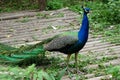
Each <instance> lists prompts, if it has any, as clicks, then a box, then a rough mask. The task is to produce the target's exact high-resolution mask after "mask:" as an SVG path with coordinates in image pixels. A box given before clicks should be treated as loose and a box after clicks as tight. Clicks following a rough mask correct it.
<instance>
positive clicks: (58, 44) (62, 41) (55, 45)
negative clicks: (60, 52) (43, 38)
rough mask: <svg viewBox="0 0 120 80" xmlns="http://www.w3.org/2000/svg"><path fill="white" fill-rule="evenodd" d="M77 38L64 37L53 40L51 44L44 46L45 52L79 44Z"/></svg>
mask: <svg viewBox="0 0 120 80" xmlns="http://www.w3.org/2000/svg"><path fill="white" fill-rule="evenodd" d="M77 40H78V39H77V38H76V37H73V36H63V37H58V38H55V39H53V40H52V41H51V42H49V43H48V44H46V45H45V46H44V48H45V50H48V51H49V50H55V49H60V48H63V47H65V46H67V45H71V44H74V43H76V42H77Z"/></svg>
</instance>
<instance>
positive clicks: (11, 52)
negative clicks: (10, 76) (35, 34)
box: [0, 43, 45, 63]
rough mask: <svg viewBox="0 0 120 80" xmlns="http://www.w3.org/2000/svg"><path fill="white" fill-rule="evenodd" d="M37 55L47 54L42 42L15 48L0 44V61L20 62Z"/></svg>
mask: <svg viewBox="0 0 120 80" xmlns="http://www.w3.org/2000/svg"><path fill="white" fill-rule="evenodd" d="M37 56H45V50H44V49H43V45H42V44H41V43H38V44H35V45H31V46H21V47H20V48H14V47H11V46H9V45H4V44H0V60H1V61H0V62H5V63H6V62H7V63H8V62H9V63H20V62H23V61H24V62H25V60H27V61H30V60H31V59H32V60H33V57H34V59H36V58H35V57H37Z"/></svg>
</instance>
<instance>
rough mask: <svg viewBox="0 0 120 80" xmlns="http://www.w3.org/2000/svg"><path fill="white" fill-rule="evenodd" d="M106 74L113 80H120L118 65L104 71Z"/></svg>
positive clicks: (119, 66)
mask: <svg viewBox="0 0 120 80" xmlns="http://www.w3.org/2000/svg"><path fill="white" fill-rule="evenodd" d="M106 72H107V73H108V74H112V76H113V78H114V79H115V80H120V65H118V66H112V67H110V68H108V69H107V70H106Z"/></svg>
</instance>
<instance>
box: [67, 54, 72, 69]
mask: <svg viewBox="0 0 120 80" xmlns="http://www.w3.org/2000/svg"><path fill="white" fill-rule="evenodd" d="M70 56H71V54H68V55H67V67H68V65H69V60H70Z"/></svg>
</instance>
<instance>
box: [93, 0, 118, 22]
mask: <svg viewBox="0 0 120 80" xmlns="http://www.w3.org/2000/svg"><path fill="white" fill-rule="evenodd" d="M119 4H120V1H114V0H109V2H108V3H106V4H104V3H100V5H99V6H97V5H96V6H97V7H98V9H97V8H95V9H97V10H96V11H94V13H93V14H94V15H92V19H93V20H95V21H97V22H98V23H100V22H107V23H110V24H119V22H120V18H119V17H120V14H119V13H120V8H119ZM95 9H94V10H95Z"/></svg>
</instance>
